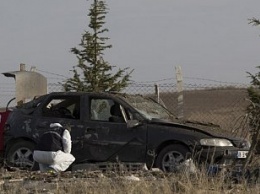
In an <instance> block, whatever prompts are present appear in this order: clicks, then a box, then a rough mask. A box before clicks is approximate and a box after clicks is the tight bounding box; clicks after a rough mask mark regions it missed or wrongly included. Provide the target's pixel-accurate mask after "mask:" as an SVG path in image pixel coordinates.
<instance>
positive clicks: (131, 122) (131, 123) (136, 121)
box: [127, 120, 141, 128]
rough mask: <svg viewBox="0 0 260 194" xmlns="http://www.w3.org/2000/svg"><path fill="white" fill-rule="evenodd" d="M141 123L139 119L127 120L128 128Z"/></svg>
mask: <svg viewBox="0 0 260 194" xmlns="http://www.w3.org/2000/svg"><path fill="white" fill-rule="evenodd" d="M140 124H141V123H140V122H139V121H138V120H128V121H127V128H134V127H137V126H139V125H140Z"/></svg>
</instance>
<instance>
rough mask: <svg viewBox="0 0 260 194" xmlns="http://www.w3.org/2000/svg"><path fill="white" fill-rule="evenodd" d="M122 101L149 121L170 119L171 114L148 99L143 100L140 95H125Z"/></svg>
mask: <svg viewBox="0 0 260 194" xmlns="http://www.w3.org/2000/svg"><path fill="white" fill-rule="evenodd" d="M124 99H125V100H126V101H127V102H128V103H129V104H130V105H132V106H133V107H134V108H135V109H136V110H137V111H138V112H139V113H140V114H142V115H143V116H144V117H145V118H147V119H149V120H151V119H164V120H170V119H171V118H172V115H171V113H170V112H169V111H168V110H167V109H165V108H164V107H163V106H162V105H160V104H158V103H157V102H155V101H153V100H152V99H150V98H145V97H143V96H141V95H127V96H124Z"/></svg>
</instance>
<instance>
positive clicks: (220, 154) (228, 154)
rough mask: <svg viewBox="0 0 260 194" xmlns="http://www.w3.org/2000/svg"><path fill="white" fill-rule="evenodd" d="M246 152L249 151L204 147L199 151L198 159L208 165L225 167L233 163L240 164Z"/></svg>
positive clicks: (233, 148)
mask: <svg viewBox="0 0 260 194" xmlns="http://www.w3.org/2000/svg"><path fill="white" fill-rule="evenodd" d="M248 152H249V149H243V148H235V147H214V148H213V147H210V148H208V147H207V148H205V147H204V148H202V149H201V150H200V154H201V155H200V156H201V158H200V159H201V160H202V161H207V163H210V164H218V165H224V166H227V165H231V164H234V163H237V164H240V163H241V162H242V161H244V160H245V159H246V157H247V154H248Z"/></svg>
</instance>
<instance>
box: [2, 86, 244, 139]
mask: <svg viewBox="0 0 260 194" xmlns="http://www.w3.org/2000/svg"><path fill="white" fill-rule="evenodd" d="M247 87H248V86H245V85H225V84H224V85H223V84H222V85H220V84H215V85H206V84H205V85H196V84H194V83H193V84H187V85H184V91H183V92H182V93H178V92H177V87H176V84H174V83H163V84H159V85H155V84H154V83H132V84H130V85H129V86H128V87H127V88H126V89H124V91H123V92H125V93H130V94H142V95H149V96H150V97H152V98H154V99H155V100H160V103H163V104H164V105H165V106H166V107H167V108H168V109H169V110H170V111H171V112H172V113H173V114H174V115H175V116H176V117H177V116H178V114H179V111H180V110H179V109H180V108H181V109H182V113H183V119H184V120H189V121H192V122H195V123H200V124H209V125H212V126H218V127H219V128H221V129H224V130H226V131H230V132H233V133H235V134H237V135H241V134H244V135H246V133H245V132H247V131H248V126H247V121H246V108H247V106H248V103H249V101H248V100H247V98H248V94H247ZM62 90H63V89H62V86H61V85H60V84H57V83H49V84H48V92H58V91H62ZM180 95H183V104H182V106H181V107H180V105H179V102H178V97H179V96H180ZM14 96H15V86H14V85H8V86H6V87H5V86H1V87H0V107H5V106H6V104H7V102H8V101H9V100H10V99H11V98H13V97H14Z"/></svg>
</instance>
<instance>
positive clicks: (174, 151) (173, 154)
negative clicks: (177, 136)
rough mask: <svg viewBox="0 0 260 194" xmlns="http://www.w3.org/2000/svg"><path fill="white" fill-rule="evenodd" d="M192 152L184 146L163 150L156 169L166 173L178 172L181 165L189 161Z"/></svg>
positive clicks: (173, 146)
mask: <svg viewBox="0 0 260 194" xmlns="http://www.w3.org/2000/svg"><path fill="white" fill-rule="evenodd" d="M189 156H190V151H189V149H188V148H186V147H185V146H183V145H178V144H176V145H169V146H166V147H165V148H163V149H162V150H161V151H160V153H159V154H158V157H157V159H156V163H155V164H156V167H158V168H160V169H161V170H163V171H164V172H177V171H178V170H179V168H180V165H181V164H182V163H183V162H184V161H185V160H186V159H188V157H189Z"/></svg>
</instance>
